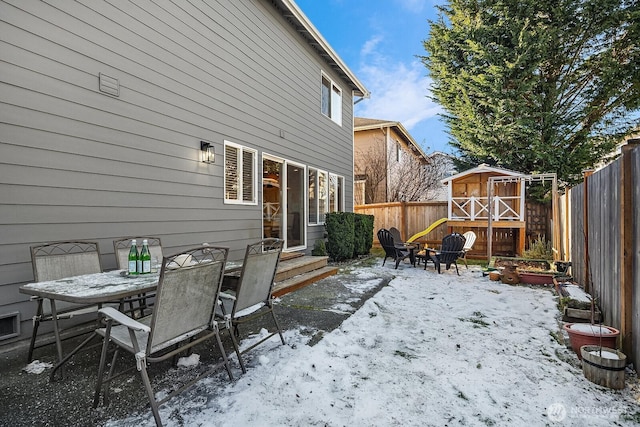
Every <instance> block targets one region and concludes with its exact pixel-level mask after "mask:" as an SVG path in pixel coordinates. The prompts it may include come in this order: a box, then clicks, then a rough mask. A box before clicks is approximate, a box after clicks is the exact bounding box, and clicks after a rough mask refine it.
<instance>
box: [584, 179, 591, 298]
mask: <svg viewBox="0 0 640 427" xmlns="http://www.w3.org/2000/svg"><path fill="white" fill-rule="evenodd" d="M582 174H583V175H584V191H583V197H582V204H583V206H582V209H583V212H584V213H583V215H584V217H583V219H582V235H583V236H584V254H585V256H584V276H583V277H584V290H585V292H587V293H589V294H591V274H590V272H591V265H590V262H589V177H590V176H591V175H593V169H588V170H585V171H582Z"/></svg>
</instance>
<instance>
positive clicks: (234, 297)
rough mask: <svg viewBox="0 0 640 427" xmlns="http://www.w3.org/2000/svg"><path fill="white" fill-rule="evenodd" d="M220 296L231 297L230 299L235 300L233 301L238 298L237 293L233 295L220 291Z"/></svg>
mask: <svg viewBox="0 0 640 427" xmlns="http://www.w3.org/2000/svg"><path fill="white" fill-rule="evenodd" d="M220 298H224V299H230V300H233V301H235V300H236V296H235V295H231V294H228V293H226V292H220Z"/></svg>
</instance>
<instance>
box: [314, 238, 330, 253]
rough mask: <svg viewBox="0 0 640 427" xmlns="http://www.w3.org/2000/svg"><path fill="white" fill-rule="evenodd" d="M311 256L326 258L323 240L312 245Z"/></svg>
mask: <svg viewBox="0 0 640 427" xmlns="http://www.w3.org/2000/svg"><path fill="white" fill-rule="evenodd" d="M311 255H313V256H326V255H327V248H326V246H325V245H324V239H318V240H316V243H315V244H314V245H313V250H312V251H311Z"/></svg>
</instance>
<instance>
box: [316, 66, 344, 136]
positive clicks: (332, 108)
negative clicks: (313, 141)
mask: <svg viewBox="0 0 640 427" xmlns="http://www.w3.org/2000/svg"><path fill="white" fill-rule="evenodd" d="M322 79H327V81H328V82H329V83H330V84H331V87H330V88H329V115H328V116H327V115H326V114H325V113H324V111H322ZM334 89H335V90H336V91H337V93H338V94H339V95H340V102H335V100H334V97H333V94H334ZM342 102H343V90H342V88H341V87H340V86H339V85H338V84H336V82H335V81H333V79H332V78H331V77H329V76H328V75H327V74H325V73H324V72H323V73H321V78H320V113H321V114H322V115H323V116H325V117H328V118H330V119H331V120H332V121H333V122H334V123H336V124H337V125H338V126H342Z"/></svg>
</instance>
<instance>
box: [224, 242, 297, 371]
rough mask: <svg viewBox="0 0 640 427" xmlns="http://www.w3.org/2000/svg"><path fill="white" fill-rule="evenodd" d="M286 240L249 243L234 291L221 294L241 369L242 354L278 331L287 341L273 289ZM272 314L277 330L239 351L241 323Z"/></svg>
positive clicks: (243, 369)
mask: <svg viewBox="0 0 640 427" xmlns="http://www.w3.org/2000/svg"><path fill="white" fill-rule="evenodd" d="M282 245H283V241H282V240H279V239H273V238H267V239H263V240H261V241H259V242H256V243H253V244H251V245H248V246H247V250H246V252H245V255H244V261H243V264H242V270H241V271H240V277H239V278H238V281H237V285H236V287H235V290H232V289H230V290H225V291H224V292H221V293H220V306H219V308H218V311H217V314H218V316H219V317H221V318H224V319H225V322H226V325H227V328H228V329H229V332H230V335H231V341H232V342H233V348H234V350H235V352H236V355H237V356H238V362H239V363H240V368H241V369H242V372H243V373H244V372H247V369H246V367H245V364H244V362H243V360H242V357H241V355H242V354H244V353H246V352H248V351H250V350H252V349H253V348H255V347H256V346H258V345H260V344H262V343H263V342H265V341H266V340H268V339H269V338H271V337H273V336H274V335H276V334H278V335H279V336H280V341H282V344H283V345H284V344H285V341H284V337H283V336H282V330H281V329H280V325H279V324H278V319H277V318H276V314H275V312H274V310H273V301H272V297H271V292H272V291H273V282H274V279H275V276H276V270H277V268H278V262H279V260H280V254H281V253H282ZM269 314H270V315H271V318H272V320H273V323H274V324H275V330H274V331H272V332H270V333H269V334H268V335H267V336H266V337H262V338H261V339H260V340H259V341H258V342H256V343H254V344H253V345H251V346H250V347H248V348H246V349H244V350H242V351H240V347H239V345H238V338H239V337H240V331H239V326H240V325H242V324H243V323H246V322H249V321H252V320H254V319H258V318H261V317H264V316H266V315H269Z"/></svg>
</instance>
